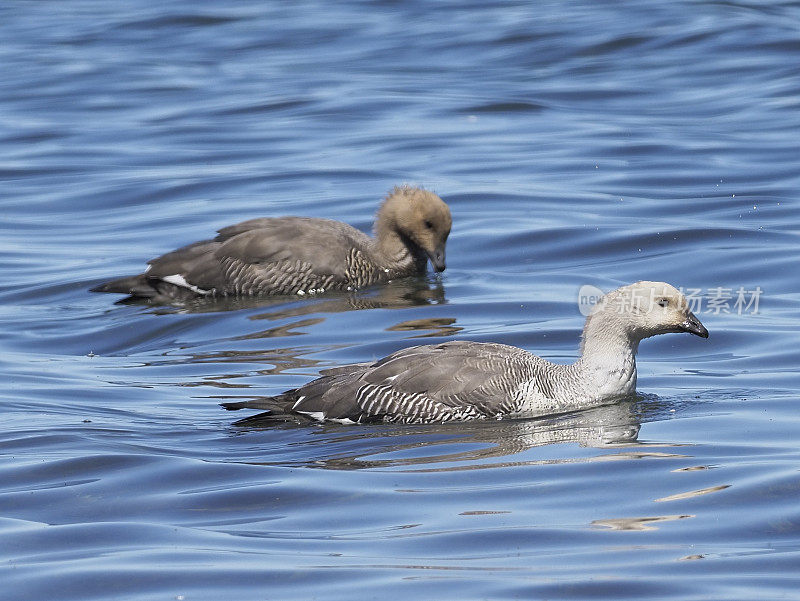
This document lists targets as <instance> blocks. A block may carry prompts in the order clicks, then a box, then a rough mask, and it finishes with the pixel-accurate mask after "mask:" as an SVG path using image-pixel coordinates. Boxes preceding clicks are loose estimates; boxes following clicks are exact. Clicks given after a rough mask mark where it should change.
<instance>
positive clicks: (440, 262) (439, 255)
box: [427, 246, 447, 271]
mask: <svg viewBox="0 0 800 601" xmlns="http://www.w3.org/2000/svg"><path fill="white" fill-rule="evenodd" d="M427 254H428V258H429V259H430V260H431V265H433V269H434V270H435V271H444V270H445V267H447V266H446V265H445V262H444V246H440V247H439V248H437V249H435V250H434V251H433V252H429V253H427Z"/></svg>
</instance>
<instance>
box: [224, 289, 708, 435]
mask: <svg viewBox="0 0 800 601" xmlns="http://www.w3.org/2000/svg"><path fill="white" fill-rule="evenodd" d="M669 332H689V333H691V334H695V335H697V336H700V337H701V338H708V330H706V328H705V327H704V326H703V324H701V323H700V321H699V320H698V319H697V317H695V316H694V315H693V314H692V312H691V311H690V310H689V306H688V303H687V301H686V299H685V298H684V296H683V295H682V294H681V293H680V292H679V291H678V290H676V289H675V288H673V287H672V286H670V285H669V284H665V283H663V282H637V283H635V284H631V285H630V286H625V287H623V288H619V289H617V290H614V291H613V292H610V293H608V294H606V295H605V296H604V297H603V298H602V299H601V300H600V302H599V303H598V304H597V305H596V306H595V307H594V309H593V311H592V313H591V314H590V315H589V317H588V318H587V319H586V325H585V326H584V328H583V336H582V342H581V356H580V358H579V359H578V360H577V361H576V362H575V363H573V364H572V365H559V364H555V363H551V362H549V361H547V360H545V359H542V358H541V357H537V356H535V355H532V354H531V353H529V352H527V351H524V350H522V349H520V348H516V347H513V346H506V345H503V344H491V343H479V342H467V341H459V342H446V343H444V344H438V345H425V346H415V347H411V348H407V349H404V350H401V351H398V352H396V353H393V354H391V355H389V356H388V357H385V358H384V359H381V360H380V361H378V362H376V363H362V364H356V365H346V366H343V367H338V368H335V369H332V370H328V371H327V372H323V373H324V375H323V376H322V377H320V378H317V379H316V380H313V381H312V382H309V383H308V384H305V385H303V386H301V387H299V388H296V389H293V390H289V391H287V392H284V393H283V394H280V395H278V396H275V397H269V398H266V399H262V400H251V401H242V402H231V403H223V407H225V408H227V409H242V408H250V409H261V410H265V409H266V410H267V411H268V412H269V415H270V416H274V417H276V418H278V419H281V417H280V416H281V415H284V416H286V415H290V414H301V415H305V416H310V417H312V418H314V419H318V420H332V421H339V422H345V423H352V422H366V421H384V422H400V423H425V422H444V421H450V420H467V419H481V418H496V419H499V418H501V417H503V416H537V415H549V414H555V413H563V412H567V411H575V410H578V409H587V408H590V407H595V406H598V405H603V404H607V403H609V402H612V401H614V400H616V399H620V398H622V397H625V396H629V395H631V394H633V393H634V392H635V391H636V351H637V350H638V348H639V342H640V341H641V340H643V339H644V338H649V337H650V336H655V335H657V334H666V333H669ZM266 415H267V414H261V415H259V416H253V417H259V418H261V417H265V416H266ZM248 419H249V420H252V419H253V418H252V417H251V418H246V419H245V420H241V422H247V421H248Z"/></svg>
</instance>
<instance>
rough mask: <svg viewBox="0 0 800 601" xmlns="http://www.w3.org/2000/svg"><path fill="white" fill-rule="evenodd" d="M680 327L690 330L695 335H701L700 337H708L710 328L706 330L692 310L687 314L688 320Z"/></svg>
mask: <svg viewBox="0 0 800 601" xmlns="http://www.w3.org/2000/svg"><path fill="white" fill-rule="evenodd" d="M680 328H681V331H683V332H689V333H690V334H694V335H695V336H700V338H708V330H706V327H705V326H704V325H703V324H702V323H700V320H699V319H697V317H695V316H694V313H691V312H690V313H689V314H688V315H687V316H686V321H684V322H683V323H682V324H681V325H680Z"/></svg>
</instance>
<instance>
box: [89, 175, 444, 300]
mask: <svg viewBox="0 0 800 601" xmlns="http://www.w3.org/2000/svg"><path fill="white" fill-rule="evenodd" d="M451 225H452V219H451V216H450V209H449V208H448V206H447V204H445V202H444V201H443V200H442V199H441V198H439V197H438V196H437V195H436V194H434V193H433V192H430V191H428V190H424V189H422V188H417V187H411V186H408V185H404V186H397V187H395V188H394V189H393V190H391V192H390V193H389V194H388V195H387V196H386V198H385V199H384V201H383V203H382V204H381V206H380V209H379V210H378V214H377V217H376V219H375V225H374V234H375V235H374V237H372V238H371V237H370V236H368V235H367V234H365V233H363V232H361V231H359V230H357V229H355V228H354V227H352V226H350V225H347V224H346V223H341V222H339V221H333V220H330V219H321V218H315V217H264V218H258V219H250V220H248V221H243V222H241V223H237V224H235V225H231V226H228V227H224V228H222V229H221V230H219V231H218V235H217V237H216V238H214V239H212V240H202V241H200V242H195V243H193V244H189V245H188V246H184V247H182V248H179V249H177V250H174V251H172V252H169V253H167V254H165V255H162V256H160V257H158V258H156V259H152V260H151V261H148V264H149V265H148V267H147V269H146V270H145V271H144V273H141V274H138V275H134V276H130V277H124V278H121V279H116V280H113V281H110V282H106V283H104V284H100V285H99V286H96V287H94V288H92V289H91V291H92V292H114V293H121V294H127V295H129V296H128V299H131V300H140V299H141V300H149V301H151V302H159V303H160V302H171V301H175V300H187V299H191V298H197V297H203V296H207V297H218V296H249V295H299V296H304V295H306V294H319V293H322V292H325V291H328V290H353V289H356V288H362V287H365V286H370V285H372V284H377V283H381V282H386V281H389V280H392V279H396V278H400V277H404V276H408V275H414V274H420V273H424V272H425V269H426V266H427V262H428V260H430V262H431V264H432V266H433V269H434V270H435V271H437V272H441V271H444V269H445V244H446V242H447V237H448V235H449V234H450V227H451Z"/></svg>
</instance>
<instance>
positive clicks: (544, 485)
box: [0, 0, 800, 601]
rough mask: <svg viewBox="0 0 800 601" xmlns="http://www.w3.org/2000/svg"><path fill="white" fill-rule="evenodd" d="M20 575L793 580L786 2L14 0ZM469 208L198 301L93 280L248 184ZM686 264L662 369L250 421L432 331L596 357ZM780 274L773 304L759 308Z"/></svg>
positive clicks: (397, 584) (139, 263)
mask: <svg viewBox="0 0 800 601" xmlns="http://www.w3.org/2000/svg"><path fill="white" fill-rule="evenodd" d="M0 39H2V40H3V44H2V45H0V60H2V64H3V77H2V78H0V149H2V152H1V153H0V177H1V178H2V189H3V193H2V197H1V199H0V276H2V277H0V351H2V352H1V353H0V374H2V382H3V386H2V388H0V403H1V405H0V412H1V413H0V416H2V417H1V419H2V429H1V430H0V540H2V545H0V581H2V583H3V585H2V590H0V598H3V599H9V600H11V599H13V600H15V601H18V600H30V599H36V600H39V599H42V600H44V599H59V600H62V601H64V600H72V599H74V600H81V601H83V600H91V599H135V600H150V599H153V600H155V599H186V600H192V599H223V598H225V599H274V600H281V601H285V600H289V599H298V600H307V599H342V600H348V601H351V600H353V599H440V600H444V599H453V600H464V599H539V598H547V599H588V598H591V599H609V600H612V599H613V600H619V599H632V598H651V599H660V600H672V599H687V600H689V599H692V600H694V599H715V600H716V599H718V600H725V601H731V600H742V601H745V600H747V601H751V600H753V599H759V600H768V599H796V598H798V597H797V595H798V593H797V590H798V587H800V569H799V568H798V566H800V504H799V503H798V498H800V497H799V496H798V495H799V493H800V451H798V439H799V438H800V417H798V398H797V397H798V392H797V391H798V384H799V383H800V375H798V363H799V362H800V350H799V349H800V329H799V328H798V318H800V294H798V289H797V282H798V276H797V273H798V272H797V265H798V259H799V258H800V253H798V244H797V242H798V232H799V231H800V214H799V213H798V201H797V197H798V188H800V142H798V140H800V135H799V134H800V5H799V4H798V3H797V2H787V1H780V0H772V1H765V2H704V1H699V0H696V1H693V0H683V1H681V0H677V1H670V2H659V1H657V2H615V3H603V2H591V1H588V0H587V1H577V0H572V1H567V2H538V3H525V2H514V1H509V2H499V3H477V2H476V3H470V2H447V1H442V2H435V3H429V2H391V1H383V2H336V3H329V2H316V1H301V2H293V3H283V2H274V3H253V2H224V3H222V2H203V1H200V2H182V1H177V2H162V3H156V2H145V1H142V0H133V1H130V2H100V1H96V2H95V1H80V0H71V1H67V2H54V1H40V2H21V1H13V0H12V1H10V2H4V3H3V4H2V5H1V6H0ZM402 182H411V183H417V184H422V185H424V186H426V187H429V188H431V189H433V190H435V191H436V192H438V193H439V194H440V195H441V196H442V197H443V198H444V199H445V200H446V201H447V202H448V203H449V204H450V206H451V209H452V212H453V216H454V227H453V233H452V236H451V238H450V242H449V247H448V269H447V271H446V272H444V274H442V275H441V277H439V276H434V275H430V274H429V275H428V276H427V277H426V278H421V279H419V280H413V281H399V282H394V283H392V284H390V285H388V286H385V287H383V288H377V289H372V290H367V291H363V292H361V293H359V294H354V295H343V296H327V297H322V298H317V299H299V300H298V299H282V300H277V301H276V300H271V301H266V300H262V301H256V300H247V301H240V302H227V303H224V302H219V303H206V304H197V305H192V306H185V307H149V306H142V305H115V304H114V301H115V300H116V298H117V297H115V296H112V295H101V294H92V293H89V292H88V289H89V288H90V287H92V286H93V285H96V284H98V283H99V282H101V281H103V280H105V279H108V278H110V277H113V276H117V275H127V274H130V273H135V272H136V271H137V270H139V269H141V268H142V267H143V265H144V262H145V261H146V260H147V259H149V258H152V257H154V256H156V255H158V254H160V253H162V252H165V251H167V250H171V249H173V248H175V247H176V246H178V245H182V244H185V243H188V242H191V241H194V240H197V239H201V238H205V237H208V236H209V235H210V234H211V233H213V231H214V230H215V229H216V228H218V227H222V226H224V225H228V224H230V223H233V222H236V221H239V220H244V219H247V218H251V217H256V216H269V215H284V214H298V215H313V216H324V217H331V218H335V219H341V220H343V221H347V222H349V223H352V224H353V225H355V226H357V227H359V228H362V229H365V230H367V229H369V227H370V225H371V222H372V216H373V214H374V211H375V209H376V207H377V204H378V202H379V199H380V198H381V197H382V196H383V195H384V194H385V193H386V192H387V191H388V190H389V189H390V188H391V187H392V186H393V185H395V184H398V183H402ZM638 279H652V280H666V281H668V282H671V283H673V284H674V285H676V286H680V287H683V289H684V290H685V291H687V292H691V293H692V295H693V296H694V298H695V302H697V303H698V307H697V308H698V311H697V313H698V316H699V317H700V318H701V319H702V320H703V322H704V323H705V324H706V326H707V327H708V329H709V330H710V331H711V337H710V338H709V339H708V340H701V339H699V338H696V337H692V336H687V335H670V336H662V337H659V338H657V339H652V340H647V341H645V342H643V343H642V345H641V349H640V360H639V392H640V395H639V396H638V397H637V398H634V399H630V400H627V401H624V402H621V403H618V404H616V405H612V406H608V407H602V408H600V409H595V410H592V411H586V412H579V413H576V414H571V415H566V416H559V417H553V418H550V419H541V420H528V421H524V420H519V421H513V420H512V421H508V420H507V421H500V422H484V423H466V424H448V425H444V426H436V425H424V426H390V425H385V426H381V425H371V426H351V427H346V426H341V425H317V424H285V425H278V426H275V425H270V426H265V427H253V428H241V427H235V426H233V425H232V424H233V422H234V421H235V419H236V418H237V417H241V416H242V415H241V414H232V413H229V412H226V411H224V410H223V409H221V408H220V407H219V405H218V403H220V402H223V401H225V400H231V399H233V400H237V399H239V400H241V399H249V398H257V397H261V396H264V395H268V394H274V393H277V392H280V391H281V390H284V389H285V388H288V387H291V386H295V385H299V384H301V383H303V382H305V381H307V380H309V379H310V378H312V377H313V376H315V375H316V374H317V373H319V371H320V370H321V369H323V368H325V367H329V366H335V365H341V364H345V363H349V362H356V361H367V360H370V359H374V358H378V357H381V356H383V355H385V354H387V353H390V352H392V351H394V350H397V349H400V348H403V347H406V346H410V345H412V344H419V343H426V342H440V341H446V340H452V339H468V340H479V341H499V342H504V343H508V344H514V345H518V346H522V347H525V348H527V349H528V350H531V351H533V352H535V353H537V354H541V355H544V356H546V357H548V358H550V359H552V360H554V361H562V362H568V361H571V360H573V359H574V358H575V356H576V354H577V347H578V337H579V334H580V330H581V327H582V324H583V317H582V315H581V313H580V311H579V307H578V291H579V289H580V288H581V286H584V285H592V286H597V287H599V288H601V289H603V290H609V289H612V288H615V287H617V286H618V285H620V284H623V283H628V282H631V281H635V280H638ZM756 302H757V304H758V306H757V307H756Z"/></svg>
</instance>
